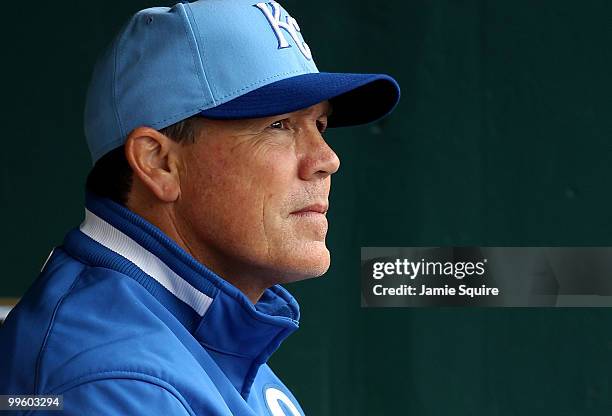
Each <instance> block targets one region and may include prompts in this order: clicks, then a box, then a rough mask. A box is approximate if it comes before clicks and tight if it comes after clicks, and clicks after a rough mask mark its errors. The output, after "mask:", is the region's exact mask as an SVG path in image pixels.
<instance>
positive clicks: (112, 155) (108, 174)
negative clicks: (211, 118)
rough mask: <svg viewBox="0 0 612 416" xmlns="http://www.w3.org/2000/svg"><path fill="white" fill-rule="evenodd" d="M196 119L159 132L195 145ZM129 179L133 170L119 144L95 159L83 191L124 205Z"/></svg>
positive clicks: (123, 147) (177, 140)
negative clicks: (85, 190)
mask: <svg viewBox="0 0 612 416" xmlns="http://www.w3.org/2000/svg"><path fill="white" fill-rule="evenodd" d="M196 117H197V116H193V117H190V118H187V119H185V120H181V121H179V122H178V123H175V124H172V125H171V126H168V127H165V128H163V129H160V130H159V131H160V133H162V134H164V135H165V136H167V137H169V138H170V139H172V140H174V141H175V142H177V143H194V142H195V139H196V136H197V134H196V133H197V130H196V126H195V122H194V119H195V118H196ZM132 176H133V172H132V168H131V167H130V164H129V163H128V161H127V158H126V157H125V146H123V145H122V146H120V147H117V148H116V149H113V150H111V151H110V152H108V153H106V154H105V155H104V156H102V157H101V158H100V159H98V161H97V162H96V163H95V164H94V166H93V168H92V169H91V171H90V172H89V175H87V181H86V184H85V188H86V189H87V191H89V192H92V193H94V194H96V195H98V196H101V197H105V198H109V199H112V200H113V201H115V202H116V203H118V204H120V205H123V206H125V205H126V204H127V200H128V196H129V194H130V190H131V189H132Z"/></svg>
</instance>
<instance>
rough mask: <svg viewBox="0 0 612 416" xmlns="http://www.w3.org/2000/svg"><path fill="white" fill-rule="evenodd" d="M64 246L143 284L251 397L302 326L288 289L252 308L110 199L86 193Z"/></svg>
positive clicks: (267, 295)
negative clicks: (80, 217) (261, 374)
mask: <svg viewBox="0 0 612 416" xmlns="http://www.w3.org/2000/svg"><path fill="white" fill-rule="evenodd" d="M64 247H65V248H66V249H67V250H68V251H69V252H72V253H73V254H75V255H76V256H77V257H80V258H82V259H84V260H86V261H87V262H88V263H90V264H92V265H94V266H97V265H99V266H103V267H109V268H111V269H114V270H117V271H119V272H122V273H124V274H126V275H128V276H130V277H132V278H134V279H135V280H136V281H137V282H138V283H140V284H141V285H142V286H144V287H145V289H147V290H148V291H149V293H151V294H152V295H153V296H154V297H155V298H157V299H158V300H159V302H160V303H162V304H163V305H164V306H165V307H166V308H167V309H168V310H169V311H170V312H171V313H172V314H173V315H174V316H175V317H176V318H177V319H178V320H179V321H180V322H181V323H182V324H183V325H184V326H185V327H186V328H187V330H189V331H190V332H191V333H192V334H193V336H194V337H195V338H196V339H197V340H198V341H199V342H200V344H201V345H202V346H204V347H205V348H206V349H207V350H208V351H209V352H210V353H211V355H212V356H213V357H214V358H216V361H217V363H218V364H219V366H220V367H221V369H222V370H223V371H224V372H225V373H226V375H227V376H228V378H230V381H231V382H232V384H234V387H236V389H237V390H238V391H239V392H240V393H241V394H242V395H243V396H244V397H245V398H246V397H248V394H249V391H250V388H251V385H252V382H253V380H254V378H255V375H256V374H257V370H258V369H259V367H260V366H261V365H262V364H264V363H266V362H267V360H268V358H269V357H270V356H271V355H272V353H274V351H275V350H276V349H277V348H278V346H279V345H280V343H281V342H282V341H283V340H284V339H285V338H286V337H287V336H289V335H290V334H291V333H292V332H294V331H295V330H296V329H297V328H298V321H299V314H300V313H299V307H298V304H297V302H296V301H295V299H294V298H293V297H292V296H291V295H290V294H289V292H287V291H286V290H285V289H284V288H282V287H281V286H279V285H276V286H273V287H271V288H269V289H267V290H266V291H265V292H264V294H263V296H262V297H261V299H260V300H259V302H257V303H256V304H255V305H253V304H252V303H251V302H250V301H249V299H248V298H247V297H246V296H244V295H243V294H242V292H240V291H239V290H238V289H237V288H236V287H234V286H233V285H231V284H230V283H228V282H227V281H225V280H223V279H222V278H221V277H220V276H218V275H216V274H215V273H213V272H212V271H211V270H209V269H207V268H206V266H204V265H203V264H201V263H199V262H198V261H197V260H196V259H194V258H193V257H192V256H191V255H190V254H189V253H187V252H186V251H185V250H183V249H182V248H181V247H179V246H178V245H177V244H176V243H175V242H174V241H172V240H171V239H170V238H169V237H167V236H166V235H165V234H164V233H163V232H162V231H161V230H159V229H158V228H157V227H155V226H154V225H152V224H151V223H149V222H147V221H146V220H145V219H144V218H142V217H140V216H139V215H137V214H135V213H134V212H132V211H130V210H129V209H127V208H125V207H123V206H121V205H119V204H116V203H115V202H113V201H111V200H110V199H106V198H100V197H97V196H95V195H93V194H91V193H88V194H87V197H86V215H85V220H84V221H83V223H82V224H81V226H80V227H79V229H77V230H73V231H72V232H71V233H69V234H68V235H67V236H66V240H65V241H64ZM224 367H225V368H224Z"/></svg>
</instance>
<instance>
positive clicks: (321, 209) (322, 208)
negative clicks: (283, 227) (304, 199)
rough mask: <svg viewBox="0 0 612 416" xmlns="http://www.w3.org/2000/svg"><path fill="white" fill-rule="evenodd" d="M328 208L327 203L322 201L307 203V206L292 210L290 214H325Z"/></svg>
mask: <svg viewBox="0 0 612 416" xmlns="http://www.w3.org/2000/svg"><path fill="white" fill-rule="evenodd" d="M328 209H329V205H327V204H324V203H316V204H312V205H308V206H307V207H304V208H301V209H299V210H297V211H293V212H292V213H291V214H292V215H312V214H322V215H325V214H326V213H327V210H328Z"/></svg>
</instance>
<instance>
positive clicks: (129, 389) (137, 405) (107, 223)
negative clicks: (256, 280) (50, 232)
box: [0, 194, 303, 416]
mask: <svg viewBox="0 0 612 416" xmlns="http://www.w3.org/2000/svg"><path fill="white" fill-rule="evenodd" d="M86 208H87V209H86V217H85V221H84V222H83V224H81V226H80V228H78V229H75V230H72V231H71V232H69V233H68V234H67V236H66V238H65V240H64V243H63V245H62V246H61V247H58V248H56V249H55V250H54V251H53V252H52V255H51V256H50V258H49V260H48V261H47V262H46V264H45V265H44V266H43V270H42V272H41V274H40V276H39V277H38V279H37V280H36V281H35V282H34V284H33V285H32V287H31V288H30V289H29V290H28V292H27V293H26V295H25V296H24V297H23V298H22V300H21V302H19V304H18V305H17V306H16V307H15V309H14V310H13V311H12V312H11V313H10V314H9V316H8V318H7V320H6V322H5V324H4V326H3V327H2V328H1V329H0V394H56V395H63V399H64V414H68V415H98V414H103V415H207V416H212V415H273V416H285V415H286V416H295V415H303V411H302V410H301V408H300V406H299V404H298V402H297V401H296V400H295V398H294V397H293V395H292V394H291V392H290V391H289V390H288V389H287V387H285V385H283V383H282V382H281V381H280V380H279V379H278V377H276V375H275V374H274V373H273V372H272V370H271V369H270V368H269V367H268V365H267V364H266V362H267V361H268V358H269V357H270V355H271V354H272V353H273V352H274V351H275V350H276V349H277V348H278V346H279V345H280V343H281V342H282V341H283V340H284V339H285V338H286V337H287V336H288V335H290V334H291V333H292V332H293V331H295V330H296V329H297V327H298V319H299V308H298V304H297V303H296V301H295V299H294V298H293V297H292V296H291V295H290V294H289V293H288V292H287V291H286V290H285V289H283V288H282V287H280V286H274V287H272V288H270V289H268V290H266V292H265V293H264V295H263V296H262V298H261V300H260V301H259V302H258V303H257V304H255V305H253V304H252V303H251V302H250V301H249V300H248V299H247V298H246V297H245V296H244V295H243V294H242V293H241V292H240V291H239V290H238V289H236V288H235V287H234V286H232V285H230V284H229V283H227V282H226V281H225V280H223V279H221V278H220V277H219V276H217V275H215V274H214V273H212V272H211V271H210V270H208V269H207V268H206V267H204V266H203V265H202V264H200V263H198V262H197V261H196V260H195V259H194V258H193V257H191V256H190V255H189V254H187V253H186V252H185V251H184V250H182V249H181V248H180V247H179V246H178V245H177V244H175V243H174V242H173V241H171V240H170V239H169V238H168V237H167V236H166V235H164V234H163V233H162V232H161V231H160V230H159V229H158V228H156V227H154V226H153V225H151V224H150V223H148V222H147V221H145V220H144V219H143V218H142V217H140V216H138V215H136V214H134V213H133V212H131V211H129V210H128V209H126V208H124V207H122V206H120V205H118V204H116V203H114V202H112V201H110V200H108V199H104V198H98V197H95V196H93V195H91V194H90V195H88V196H87V205H86ZM35 414H41V413H40V412H36V413H35ZM52 414H57V413H52Z"/></svg>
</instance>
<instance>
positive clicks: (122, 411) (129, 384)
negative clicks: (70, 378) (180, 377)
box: [54, 373, 194, 416]
mask: <svg viewBox="0 0 612 416" xmlns="http://www.w3.org/2000/svg"><path fill="white" fill-rule="evenodd" d="M132 377H133V375H127V374H124V375H122V374H120V373H116V374H110V373H109V374H104V375H98V376H96V377H93V378H91V377H90V378H89V379H87V378H85V379H81V380H76V381H74V382H72V383H70V385H67V386H65V388H62V389H58V391H57V392H54V394H58V395H62V399H63V414H66V415H90V414H91V415H93V414H105V415H143V414H160V415H177V416H178V415H181V416H187V415H194V412H193V410H192V409H191V408H190V406H189V404H188V402H187V401H186V400H185V398H184V397H183V396H182V395H181V394H180V393H179V392H178V391H176V390H175V389H174V388H173V387H172V386H170V385H168V384H167V383H165V382H164V381H162V380H158V379H155V378H154V377H148V378H147V377H143V376H141V377H138V378H132Z"/></svg>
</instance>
